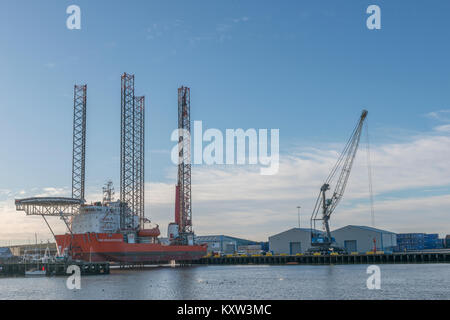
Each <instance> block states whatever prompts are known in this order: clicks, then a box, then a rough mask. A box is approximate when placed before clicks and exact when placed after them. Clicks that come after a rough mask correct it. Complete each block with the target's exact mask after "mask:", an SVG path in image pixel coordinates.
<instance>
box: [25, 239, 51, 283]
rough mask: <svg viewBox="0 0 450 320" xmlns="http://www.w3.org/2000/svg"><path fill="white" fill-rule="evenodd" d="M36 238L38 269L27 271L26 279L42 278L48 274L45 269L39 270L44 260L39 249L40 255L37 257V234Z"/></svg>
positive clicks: (35, 257)
mask: <svg viewBox="0 0 450 320" xmlns="http://www.w3.org/2000/svg"><path fill="white" fill-rule="evenodd" d="M35 237H36V247H35V249H34V250H35V256H34V259H35V260H36V268H31V269H30V270H25V276H26V277H41V276H45V275H46V272H45V268H44V267H42V269H40V268H39V262H43V261H42V258H41V252H40V249H39V255H37V252H36V251H37V244H38V242H37V234H35Z"/></svg>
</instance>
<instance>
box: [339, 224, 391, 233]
mask: <svg viewBox="0 0 450 320" xmlns="http://www.w3.org/2000/svg"><path fill="white" fill-rule="evenodd" d="M349 227H351V228H358V229H363V230H367V231H373V232H380V233H392V234H395V232H391V231H387V230H382V229H377V228H373V227H368V226H355V225H348V226H345V227H342V228H339V229H336V230H333V232H335V231H338V230H342V229H345V228H349Z"/></svg>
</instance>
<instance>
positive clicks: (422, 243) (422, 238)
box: [397, 233, 444, 251]
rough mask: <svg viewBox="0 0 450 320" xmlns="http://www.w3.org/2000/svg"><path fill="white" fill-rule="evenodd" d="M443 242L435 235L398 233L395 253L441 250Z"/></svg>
mask: <svg viewBox="0 0 450 320" xmlns="http://www.w3.org/2000/svg"><path fill="white" fill-rule="evenodd" d="M443 247H444V240H443V239H439V235H438V234H437V233H433V234H427V233H399V234H398V235H397V251H414V250H431V249H442V248H443Z"/></svg>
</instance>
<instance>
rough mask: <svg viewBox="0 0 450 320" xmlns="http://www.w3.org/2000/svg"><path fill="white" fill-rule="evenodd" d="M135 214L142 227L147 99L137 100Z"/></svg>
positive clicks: (143, 215) (139, 98) (140, 98)
mask: <svg viewBox="0 0 450 320" xmlns="http://www.w3.org/2000/svg"><path fill="white" fill-rule="evenodd" d="M135 105H136V108H135V139H134V145H135V182H136V188H135V195H134V198H135V210H136V211H135V213H136V214H137V215H139V221H140V225H141V227H143V226H144V222H145V209H144V201H145V198H144V189H145V188H144V187H145V186H144V183H145V179H144V159H145V157H144V154H145V148H144V134H145V121H144V116H145V97H143V96H142V97H136V98H135Z"/></svg>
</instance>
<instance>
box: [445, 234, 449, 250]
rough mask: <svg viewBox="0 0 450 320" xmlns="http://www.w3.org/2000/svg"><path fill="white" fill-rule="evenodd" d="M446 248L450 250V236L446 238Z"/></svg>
mask: <svg viewBox="0 0 450 320" xmlns="http://www.w3.org/2000/svg"><path fill="white" fill-rule="evenodd" d="M445 247H446V248H450V234H448V235H446V236H445Z"/></svg>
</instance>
